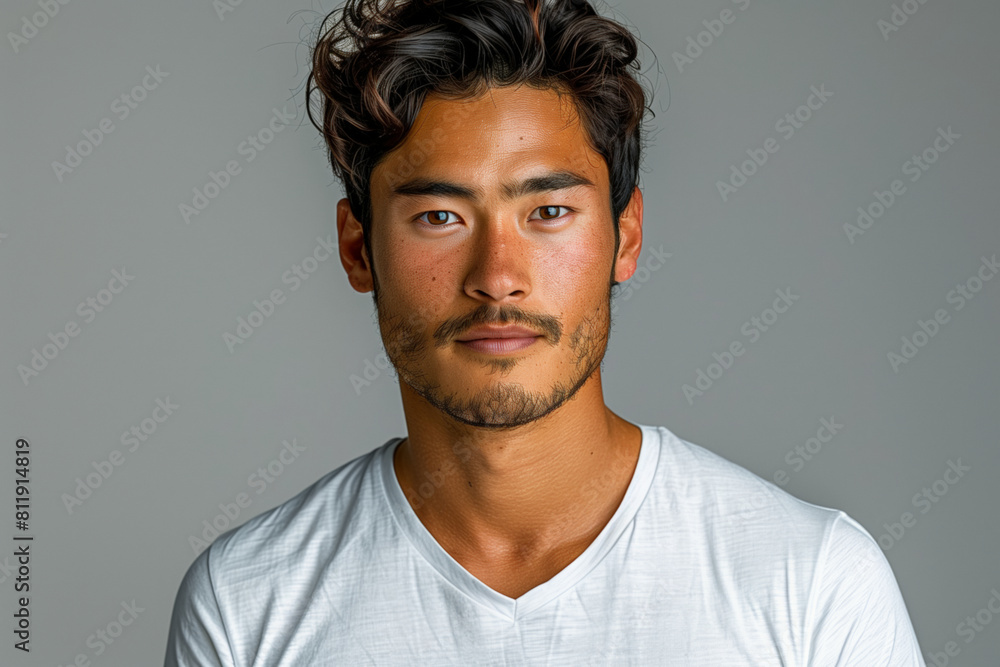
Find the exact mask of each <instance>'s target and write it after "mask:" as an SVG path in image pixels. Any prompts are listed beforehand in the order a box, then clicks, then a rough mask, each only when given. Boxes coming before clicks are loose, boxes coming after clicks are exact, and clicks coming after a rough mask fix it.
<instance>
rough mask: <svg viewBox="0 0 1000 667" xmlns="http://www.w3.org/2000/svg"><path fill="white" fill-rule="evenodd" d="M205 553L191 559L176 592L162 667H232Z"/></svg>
mask: <svg viewBox="0 0 1000 667" xmlns="http://www.w3.org/2000/svg"><path fill="white" fill-rule="evenodd" d="M209 552H210V549H205V550H204V551H202V552H201V554H199V555H198V557H197V558H195V560H194V562H193V563H192V564H191V566H190V567H189V568H188V571H187V573H186V574H185V575H184V578H183V580H181V585H180V588H179V589H178V590H177V597H176V598H175V600H174V610H173V614H172V615H171V618H170V632H169V634H168V636H167V656H166V660H165V661H164V663H163V664H164V667H236V663H235V661H234V660H233V655H232V651H231V650H230V645H229V636H228V635H227V633H226V626H225V624H224V623H223V621H222V614H221V612H220V611H219V601H218V600H217V599H216V597H215V588H214V586H213V585H212V574H211V571H210V569H209Z"/></svg>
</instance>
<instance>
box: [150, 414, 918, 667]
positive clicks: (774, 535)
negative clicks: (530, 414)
mask: <svg viewBox="0 0 1000 667" xmlns="http://www.w3.org/2000/svg"><path fill="white" fill-rule="evenodd" d="M639 426H640V427H641V429H642V448H641V450H640V454H639V461H638V464H637V467H636V470H635V473H634V474H633V476H632V480H631V482H630V484H629V487H628V490H627V491H626V493H625V497H624V498H623V500H622V502H621V505H620V506H619V507H618V509H617V511H616V512H615V514H614V516H613V517H612V518H611V521H610V522H609V523H608V524H607V526H605V528H604V529H603V530H602V531H601V533H600V535H598V537H597V539H596V540H595V541H594V542H593V543H592V544H590V546H589V547H588V548H587V549H586V550H585V551H584V552H583V553H582V554H580V556H579V557H578V558H577V559H576V560H574V561H573V562H572V563H571V564H570V565H569V566H567V567H566V568H565V569H563V570H562V571H561V572H559V573H558V574H557V575H556V576H554V577H553V578H551V579H549V580H548V581H546V582H545V583H543V584H540V585H538V586H536V587H535V588H533V589H531V590H530V591H528V592H526V593H524V594H523V595H522V596H521V597H519V598H517V599H512V598H509V597H507V596H505V595H503V594H501V593H498V592H496V591H494V590H493V589H491V588H489V587H488V586H486V585H485V584H483V583H482V582H481V581H479V580H478V579H476V578H475V577H473V576H472V575H471V574H470V573H469V572H468V571H466V570H465V569H464V568H463V567H462V566H461V565H460V564H459V563H458V562H457V561H456V560H454V559H453V558H452V557H451V556H450V555H449V554H448V552H446V551H445V550H444V549H443V548H442V547H441V546H440V545H439V544H438V543H437V542H436V541H435V540H434V538H433V537H432V536H431V534H430V533H429V532H428V531H427V529H426V528H424V526H423V524H422V523H421V522H420V520H419V519H418V518H417V515H416V514H415V513H414V511H413V509H412V507H411V506H410V504H409V503H408V502H407V500H406V497H405V496H404V494H403V492H402V489H401V488H400V486H399V483H398V481H397V479H396V475H395V472H394V469H393V465H392V454H393V451H394V450H395V448H396V445H398V444H399V442H400V441H401V440H402V438H393V439H391V440H389V441H388V442H386V443H385V444H384V445H382V446H381V447H378V448H377V449H375V450H373V451H371V452H369V453H368V454H365V455H363V456H360V457H358V458H356V459H354V460H352V461H350V462H348V463H346V464H344V465H342V466H341V467H339V468H337V469H336V470H333V471H332V472H330V473H327V474H326V475H324V476H323V477H321V478H320V479H319V480H317V481H316V482H315V483H314V484H312V485H311V486H309V487H308V488H306V489H304V490H303V491H302V492H300V493H299V494H298V495H296V496H295V497H293V498H291V499H290V500H288V501H287V502H285V503H283V504H282V505H279V506H278V507H275V508H273V509H271V510H269V511H267V512H264V513H262V514H260V515H258V516H256V517H254V518H252V519H250V520H249V521H247V522H246V523H245V524H243V525H242V526H239V527H237V528H235V529H232V530H230V531H229V532H227V533H224V534H223V535H221V536H219V537H218V538H217V539H216V540H215V541H214V542H213V543H212V544H211V546H210V547H209V548H207V549H206V550H205V551H203V552H202V553H201V554H199V556H198V557H197V558H196V559H195V560H194V562H193V564H192V565H191V567H190V568H189V569H188V571H187V574H186V575H185V576H184V579H183V581H182V583H181V585H180V588H179V590H178V593H177V598H176V600H175V603H174V609H173V617H172V619H171V624H170V634H169V639H168V643H167V652H166V663H165V664H166V665H167V667H173V666H175V665H183V666H185V667H195V666H198V667H205V666H207V665H226V666H227V667H250V666H251V665H253V666H255V667H263V666H264V665H267V666H278V665H281V666H292V665H295V666H298V667H302V666H303V665H351V666H352V667H353V666H355V665H379V666H382V665H434V666H438V665H456V666H461V667H469V666H472V665H554V666H560V667H562V666H573V667H576V666H579V665H615V666H617V665H677V666H680V665H684V666H685V667H691V666H693V665H694V666H699V665H705V666H707V667H725V666H730V665H782V666H784V667H793V666H805V665H810V666H814V667H845V666H847V665H851V666H852V667H853V666H863V667H889V666H890V665H891V666H893V667H926V665H925V663H924V661H923V660H922V658H921V656H920V650H919V647H918V645H917V640H916V637H915V635H914V632H913V626H912V625H911V623H910V619H909V616H908V614H907V610H906V606H905V604H904V602H903V598H902V596H901V594H900V591H899V587H898V586H897V584H896V580H895V577H894V576H893V574H892V570H891V568H890V566H889V563H888V561H887V560H886V559H885V556H884V555H883V554H882V551H881V549H879V548H878V545H877V543H876V542H875V541H874V540H873V539H872V537H871V535H870V534H869V533H868V532H867V531H865V529H864V528H863V527H862V526H861V525H860V524H858V523H857V522H856V521H854V520H853V519H852V518H850V517H849V516H848V515H847V514H845V513H844V512H842V511H839V510H835V509H829V508H825V507H820V506H818V505H813V504H810V503H807V502H804V501H802V500H799V499H797V498H795V497H794V496H791V495H789V494H788V493H787V492H785V491H783V490H782V489H780V488H778V487H777V486H775V485H774V484H772V483H770V482H768V481H765V480H763V479H761V478H760V477H757V476H756V475H754V474H753V473H751V472H749V471H748V470H746V469H745V468H742V467H740V466H738V465H736V464H735V463H732V462H730V461H728V460H726V459H724V458H722V457H720V456H718V455H716V454H714V453H712V452H710V451H708V450H706V449H704V448H702V447H699V446H698V445H694V444H692V443H689V442H686V441H684V440H681V439H679V438H678V437H677V436H675V435H674V434H673V433H671V432H670V431H669V430H667V429H666V428H664V427H659V426H644V425H639Z"/></svg>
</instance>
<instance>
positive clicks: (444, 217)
mask: <svg viewBox="0 0 1000 667" xmlns="http://www.w3.org/2000/svg"><path fill="white" fill-rule="evenodd" d="M449 215H455V214H454V213H452V212H451V211H426V212H424V213H422V214H421V215H420V217H419V218H417V220H422V221H424V222H426V223H427V224H428V225H430V226H431V227H443V226H444V225H445V224H446V223H448V222H450V221H449V220H448V216H449ZM424 216H427V218H428V219H427V220H424Z"/></svg>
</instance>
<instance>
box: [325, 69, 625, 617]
mask: <svg viewBox="0 0 1000 667" xmlns="http://www.w3.org/2000/svg"><path fill="white" fill-rule="evenodd" d="M559 170H565V171H572V172H574V173H576V174H578V175H580V176H583V177H584V178H585V179H587V180H589V181H590V182H591V183H592V184H593V185H577V186H574V187H569V188H561V189H557V190H549V191H545V192H534V193H529V194H521V195H520V196H516V197H513V198H510V197H505V196H504V189H503V187H502V185H503V184H505V183H509V182H515V181H522V180H524V179H527V178H532V177H536V176H539V175H542V174H546V173H549V172H554V171H559ZM416 178H423V179H430V180H432V181H447V182H452V183H455V184H459V185H462V186H464V187H467V188H470V189H472V190H473V191H474V193H475V196H474V197H472V198H465V197H459V196H456V195H455V194H443V193H436V194H420V195H413V194H403V193H400V192H398V191H397V189H398V188H400V187H401V186H402V185H403V184H404V183H406V182H409V181H412V180H413V179H416ZM371 193H372V205H373V224H372V231H371V233H372V239H371V243H372V250H373V252H372V254H373V257H372V258H369V256H368V253H367V251H366V250H365V248H364V243H363V233H362V229H361V224H360V223H359V222H358V220H357V219H355V218H354V216H353V215H352V213H351V210H350V205H349V204H348V201H347V200H346V199H343V200H341V201H340V202H339V203H338V205H337V229H338V236H339V246H340V258H341V262H342V264H343V266H344V269H345V270H346V272H347V275H348V280H349V281H350V283H351V285H352V286H353V287H354V289H356V290H357V291H359V292H363V293H364V292H369V291H372V290H373V289H374V287H375V285H374V283H373V277H372V273H373V263H374V267H375V275H376V276H377V280H378V290H377V291H376V293H375V297H376V310H377V314H378V321H379V328H380V332H381V335H382V340H383V344H384V346H385V349H386V352H387V356H388V357H389V359H390V361H391V362H392V364H393V365H394V366H395V368H396V370H397V372H398V376H399V380H400V393H401V396H402V402H403V411H404V414H405V419H406V425H407V432H408V437H407V438H406V440H404V441H403V442H402V443H401V444H400V445H399V447H398V448H397V449H396V451H395V455H394V459H393V463H394V469H395V472H396V476H397V479H398V480H399V484H400V487H401V488H402V489H403V491H404V493H405V494H406V496H407V498H408V499H409V501H410V505H411V507H412V508H413V510H414V512H415V513H416V515H417V516H418V518H419V519H420V521H421V522H422V523H423V525H424V526H425V527H426V528H427V530H428V531H429V532H430V534H431V535H432V536H433V537H434V539H435V540H436V541H437V542H438V543H439V544H440V545H441V546H442V548H444V549H445V551H447V552H448V553H449V554H450V555H451V556H452V557H453V558H454V559H455V560H456V561H458V562H459V563H460V564H461V565H462V566H463V567H464V568H465V569H466V570H468V571H469V572H470V573H471V574H473V575H474V576H475V577H476V578H478V579H479V580H480V581H482V582H483V583H484V584H486V585H487V586H489V587H491V588H493V589H494V590H496V591H498V592H500V593H502V594H504V595H507V596H509V597H512V598H516V597H519V596H520V595H522V594H523V593H525V592H526V591H528V590H530V589H531V588H534V587H535V586H537V585H539V584H541V583H543V582H545V581H547V580H549V579H550V578H551V577H552V576H554V575H555V574H557V573H558V572H559V571H561V570H562V569H563V568H565V567H566V566H567V565H568V564H569V563H571V562H572V561H573V560H574V559H575V558H577V557H578V556H579V555H580V554H581V553H582V552H583V551H584V550H585V549H586V548H587V547H588V546H589V545H590V544H591V543H592V542H593V541H594V539H595V538H596V537H597V535H598V534H599V533H600V532H601V530H602V529H603V528H604V526H605V525H606V524H607V522H608V521H609V520H610V519H611V517H612V515H613V514H614V513H615V511H616V510H617V508H618V506H619V505H620V504H621V501H622V498H623V497H624V495H625V491H626V489H627V487H628V485H629V482H630V481H631V479H632V474H633V472H634V471H635V465H636V462H637V460H638V454H639V448H640V444H641V440H642V435H641V431H640V429H639V427H638V426H636V425H635V424H632V423H630V422H628V421H625V420H624V419H622V418H621V417H619V416H618V415H616V414H615V413H614V412H612V411H611V410H610V409H609V408H608V407H607V406H606V405H605V403H604V397H603V391H602V388H601V361H602V359H603V358H604V353H605V351H606V348H607V342H608V336H609V333H610V325H611V317H610V306H611V302H610V283H611V279H612V277H613V278H614V280H615V281H618V282H623V281H625V280H628V279H629V278H630V277H631V276H632V274H633V273H634V272H635V270H636V265H637V261H638V257H639V252H640V249H641V246H642V193H641V192H640V190H639V188H635V190H634V191H633V194H632V197H631V200H630V202H629V204H628V206H627V208H626V210H625V211H624V212H623V213H622V215H621V216H620V240H619V245H618V248H617V250H616V248H615V236H614V227H613V218H612V213H611V207H610V185H609V177H608V169H607V165H606V164H605V162H604V160H603V158H602V157H601V156H600V154H598V153H597V152H595V151H594V150H593V149H592V148H591V147H590V145H589V143H588V139H587V134H586V130H585V129H584V127H583V125H582V124H581V123H580V120H579V117H578V116H577V115H576V111H575V108H574V105H573V103H572V98H571V96H569V95H568V94H563V95H562V96H559V95H558V94H557V93H556V92H555V91H553V90H541V89H537V88H532V87H529V86H516V87H515V86H509V87H502V88H491V89H488V90H486V91H485V93H483V94H481V95H479V96H477V97H474V98H471V99H465V100H448V99H444V98H442V97H439V96H437V95H435V94H431V95H428V97H427V98H426V100H425V102H424V104H423V106H422V107H421V110H420V112H419V114H418V116H417V118H416V121H415V123H414V125H413V128H412V130H411V131H410V133H409V134H408V135H407V138H406V141H405V142H404V143H403V144H402V145H400V146H399V147H397V148H396V149H395V150H394V151H392V152H391V153H389V154H388V155H387V156H386V157H385V158H384V160H383V161H382V162H380V163H379V165H378V166H377V167H376V168H375V170H374V171H373V173H372V179H371ZM549 207H565V208H549ZM435 225H437V226H435ZM506 322H514V323H516V324H520V325H523V326H527V327H529V328H532V329H534V330H536V331H538V332H539V333H540V335H541V336H542V338H540V339H538V340H536V341H535V343H534V344H533V345H531V346H530V347H528V348H527V349H524V350H520V351H516V352H509V353H506V354H503V355H494V354H484V353H481V352H477V351H474V350H471V349H469V348H467V347H466V346H464V345H462V344H460V343H459V342H457V340H456V339H457V337H458V336H460V335H462V334H463V333H465V332H466V331H467V330H468V329H469V328H470V327H472V326H476V325H480V324H503V323H506Z"/></svg>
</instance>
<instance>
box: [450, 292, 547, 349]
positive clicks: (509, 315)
mask: <svg viewBox="0 0 1000 667" xmlns="http://www.w3.org/2000/svg"><path fill="white" fill-rule="evenodd" d="M490 324H496V325H504V324H520V325H522V326H525V327H530V328H532V329H535V330H537V331H539V332H541V333H542V335H544V336H545V337H546V338H547V339H548V340H549V342H551V343H558V342H559V339H561V338H562V332H563V328H562V325H561V324H560V323H559V320H558V319H556V318H555V317H552V316H550V315H536V314H533V313H527V312H525V311H523V310H521V309H520V308H518V307H517V306H491V305H489V304H486V303H484V304H483V305H481V306H479V307H478V308H476V309H475V310H474V311H472V312H471V313H469V314H467V315H463V316H462V317H458V318H454V319H451V320H447V321H446V322H443V323H442V324H441V325H440V326H439V327H438V328H437V329H435V330H434V345H435V347H443V346H445V345H447V344H448V343H450V342H451V341H453V340H455V338H457V337H458V336H460V335H462V334H463V333H465V332H466V331H468V330H469V329H471V328H472V327H476V326H480V325H490Z"/></svg>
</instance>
